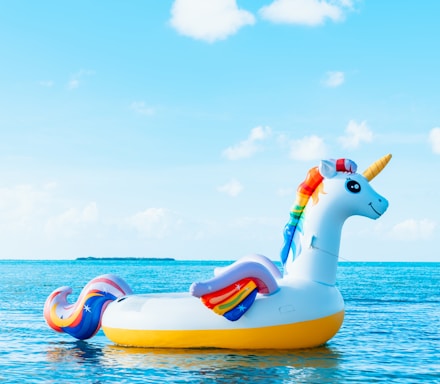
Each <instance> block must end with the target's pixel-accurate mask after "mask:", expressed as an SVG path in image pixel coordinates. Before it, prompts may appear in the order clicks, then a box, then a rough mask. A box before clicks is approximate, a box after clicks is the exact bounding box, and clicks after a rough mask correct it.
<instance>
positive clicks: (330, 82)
mask: <svg viewBox="0 0 440 384" xmlns="http://www.w3.org/2000/svg"><path fill="white" fill-rule="evenodd" d="M344 81H345V77H344V72H340V71H336V72H331V71H330V72H327V74H326V77H325V79H324V85H325V86H326V87H330V88H336V87H339V86H340V85H342V84H343V83H344Z"/></svg>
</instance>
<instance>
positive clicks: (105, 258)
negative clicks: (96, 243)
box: [75, 256, 175, 261]
mask: <svg viewBox="0 0 440 384" xmlns="http://www.w3.org/2000/svg"><path fill="white" fill-rule="evenodd" d="M75 260H90V261H92V260H98V261H101V260H102V261H104V260H105V261H108V260H117V261H132V260H143V261H175V259H173V258H172V257H94V256H87V257H77V258H76V259H75Z"/></svg>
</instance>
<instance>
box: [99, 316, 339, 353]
mask: <svg viewBox="0 0 440 384" xmlns="http://www.w3.org/2000/svg"><path fill="white" fill-rule="evenodd" d="M343 320H344V311H341V312H338V313H335V314H334V315H331V316H327V317H323V318H320V319H316V320H310V321H304V322H300V323H294V324H284V325H275V326H270V327H263V328H245V329H227V330H175V331H168V330H166V331H164V330H158V331H152V330H130V329H120V328H109V327H103V330H104V333H105V335H106V336H107V337H108V338H109V339H110V340H111V341H113V342H114V343H116V344H118V345H122V346H130V347H148V348H228V349H299V348H311V347H316V346H318V345H322V344H324V343H326V342H327V341H328V340H330V339H331V338H332V337H333V336H334V335H335V334H336V332H338V330H339V328H340V327H341V325H342V322H343Z"/></svg>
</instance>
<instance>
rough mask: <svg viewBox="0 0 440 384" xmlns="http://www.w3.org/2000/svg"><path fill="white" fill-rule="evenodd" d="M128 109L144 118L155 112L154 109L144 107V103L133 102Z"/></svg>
mask: <svg viewBox="0 0 440 384" xmlns="http://www.w3.org/2000/svg"><path fill="white" fill-rule="evenodd" d="M130 109H132V110H133V111H135V112H136V113H139V114H140V115H145V116H152V115H154V112H155V110H154V108H153V107H149V106H148V105H146V104H145V102H144V101H134V102H133V103H131V105H130Z"/></svg>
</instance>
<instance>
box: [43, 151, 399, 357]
mask: <svg viewBox="0 0 440 384" xmlns="http://www.w3.org/2000/svg"><path fill="white" fill-rule="evenodd" d="M390 158H391V156H390V155H388V156H386V157H384V158H382V159H380V160H378V161H377V162H376V163H374V164H373V165H372V166H370V167H369V168H368V169H367V170H366V171H365V172H364V174H363V175H361V174H358V173H356V165H355V164H354V163H353V162H351V161H349V160H342V159H340V160H337V161H324V162H321V165H320V166H319V168H316V169H315V174H313V175H312V176H313V177H315V176H316V177H318V178H320V179H319V180H317V181H313V180H312V181H310V180H309V179H306V181H305V182H304V183H302V184H301V185H300V188H299V189H298V195H297V201H296V205H294V208H293V209H292V212H291V221H290V222H289V223H288V225H287V226H286V232H285V241H286V243H285V245H284V248H283V250H282V262H283V269H284V275H283V276H282V275H281V273H280V272H279V271H278V269H277V268H276V267H275V266H274V265H273V264H272V263H271V262H270V261H269V260H268V259H267V258H265V257H264V256H259V255H254V256H249V257H247V258H246V260H244V261H240V260H239V261H238V262H236V263H235V264H233V265H232V266H231V267H227V268H224V269H222V270H220V271H217V272H216V274H215V276H214V277H213V279H211V280H208V281H206V282H200V283H194V284H193V286H192V287H191V289H190V292H188V293H164V294H126V293H127V291H128V293H130V292H129V289H125V291H124V290H123V289H121V295H122V296H121V295H119V296H121V297H119V298H116V299H115V300H114V301H112V302H110V303H109V304H108V306H106V308H105V310H103V315H102V319H101V323H102V329H103V331H104V333H105V335H106V336H107V337H108V338H109V339H110V340H111V341H113V342H114V343H116V344H119V345H124V346H136V347H161V348H162V347H169V348H200V347H215V348H239V349H293V348H308V347H314V346H318V345H322V344H324V343H325V342H327V341H328V340H329V339H331V338H332V337H333V336H334V335H335V334H336V333H337V331H338V330H339V328H340V326H341V325H342V322H343V318H344V301H343V298H342V296H341V294H340V292H339V290H338V289H337V288H336V286H335V282H336V268H337V263H338V254H339V245H340V237H341V230H342V227H343V224H344V222H345V220H346V219H347V218H348V217H350V216H352V215H362V216H365V217H369V218H372V219H377V218H378V217H380V216H381V215H382V214H383V213H384V212H385V211H386V209H387V207H388V202H387V200H386V199H385V198H383V197H382V196H380V195H379V194H377V193H376V192H375V191H374V190H373V189H372V187H371V186H370V183H369V181H370V180H371V179H372V178H374V177H375V176H376V175H377V174H378V173H379V172H380V171H381V170H382V169H383V168H384V167H385V165H386V164H387V163H388V161H389V159H390ZM341 161H344V162H345V163H344V164H343V165H341ZM338 162H339V163H338ZM318 171H319V172H318ZM312 176H310V177H309V178H310V179H311V178H312ZM313 183H315V184H316V185H315V186H316V188H314V189H313V191H310V192H304V191H307V190H308V189H310V188H309V185H311V184H313ZM247 271H248V273H247ZM231 276H232V277H231ZM237 277H238V280H239V279H240V278H242V277H243V278H244V277H250V278H251V280H252V279H253V280H252V281H256V282H257V286H258V288H256V290H258V292H259V294H258V295H257V294H256V297H255V299H254V301H253V302H252V303H251V305H250V306H249V308H245V306H244V305H243V304H241V305H242V306H243V308H242V310H243V314H242V315H240V317H239V318H238V319H236V320H235V321H230V320H228V319H227V318H226V317H224V316H221V315H219V314H218V313H216V312H214V311H213V310H211V309H210V308H207V306H205V305H204V303H203V302H202V300H201V299H200V297H202V298H203V297H205V296H204V295H209V294H211V293H212V292H215V291H217V289H219V288H221V287H223V286H226V285H229V284H230V283H231V282H232V281H235V280H237ZM234 279H235V280H234ZM260 283H261V284H260ZM237 285H239V284H237ZM238 288H241V287H238ZM238 288H237V291H238ZM124 293H125V295H124ZM52 296H53V297H56V293H55V292H54V293H53V294H52ZM52 296H51V297H52ZM115 296H116V297H117V296H118V295H116V294H115ZM231 300H232V301H234V300H235V299H234V298H233V299H231ZM65 307H66V306H65ZM237 308H240V306H238V307H237ZM46 312H47V314H46ZM49 312H51V314H49ZM45 316H46V320H47V321H48V323H49V325H51V326H52V327H53V328H54V329H56V327H61V328H62V330H63V331H65V332H68V331H67V330H66V329H65V328H64V325H65V323H63V324H64V325H63V326H60V324H61V323H60V321H61V320H59V318H63V317H64V319H65V318H66V315H62V310H61V306H60V305H58V304H57V305H54V304H53V299H52V301H50V300H49V299H48V302H46V308H45ZM51 322H52V323H53V324H54V325H52V324H51ZM77 323H78V322H77V321H76V322H75V324H77ZM56 330H59V329H56ZM68 333H70V332H68ZM74 336H75V335H74ZM75 337H77V336H75Z"/></svg>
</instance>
